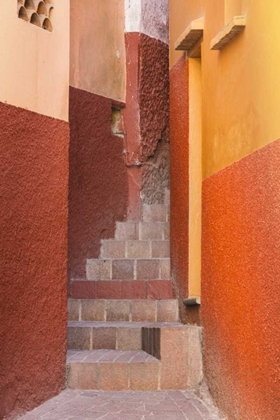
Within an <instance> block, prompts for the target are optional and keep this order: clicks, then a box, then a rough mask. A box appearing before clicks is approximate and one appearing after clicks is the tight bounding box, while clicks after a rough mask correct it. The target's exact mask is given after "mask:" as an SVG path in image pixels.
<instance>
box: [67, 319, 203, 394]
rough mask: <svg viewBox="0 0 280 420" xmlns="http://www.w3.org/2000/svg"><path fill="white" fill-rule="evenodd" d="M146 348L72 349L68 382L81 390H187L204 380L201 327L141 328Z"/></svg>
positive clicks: (68, 368)
mask: <svg viewBox="0 0 280 420" xmlns="http://www.w3.org/2000/svg"><path fill="white" fill-rule="evenodd" d="M141 342H142V349H143V350H129V351H128V350H108V349H106V350H79V351H77V350H69V351H68V358H67V361H68V366H67V371H68V375H67V381H68V386H69V387H70V388H79V389H85V388H87V389H103V390H105V389H110V390H116V391H117V390H125V389H134V390H137V389H139V390H140V389H146V390H150V389H154V390H156V389H187V388H194V387H196V386H198V385H199V384H200V382H201V381H202V379H203V374H202V351H201V350H202V349H201V327H196V326H186V325H182V324H181V325H179V326H177V325H176V326H174V325H173V326H166V327H160V328H158V327H153V324H150V325H148V326H144V327H142V328H141Z"/></svg>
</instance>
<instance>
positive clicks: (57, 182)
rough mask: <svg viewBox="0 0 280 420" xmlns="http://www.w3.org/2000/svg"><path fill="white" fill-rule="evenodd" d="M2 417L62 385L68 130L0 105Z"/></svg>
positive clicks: (39, 400)
mask: <svg viewBox="0 0 280 420" xmlns="http://www.w3.org/2000/svg"><path fill="white" fill-rule="evenodd" d="M0 127H1V128H0V160H1V177H0V179H1V181H0V203H1V206H0V231H1V236H0V263H1V280H0V282H1V283H0V284H1V294H0V318H1V323H0V343H1V351H0V366H1V369H0V418H1V419H2V418H3V417H4V416H6V418H10V417H13V416H15V415H16V414H20V413H22V412H24V411H26V410H30V409H32V408H34V407H35V406H37V405H39V404H40V403H42V402H43V401H45V400H46V399H48V398H51V397H52V396H54V395H55V394H57V393H58V392H59V391H60V390H61V389H62V388H63V387H64V382H65V354H66V318H67V300H66V298H67V293H66V291H67V264H66V259H67V192H68V143H69V130H68V124H67V123H65V122H62V121H58V120H55V119H52V118H49V117H45V116H42V115H39V114H35V113H32V112H30V111H26V110H23V109H20V108H15V107H13V106H9V105H5V104H3V103H2V104H1V103H0Z"/></svg>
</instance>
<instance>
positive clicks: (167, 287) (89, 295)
mask: <svg viewBox="0 0 280 420" xmlns="http://www.w3.org/2000/svg"><path fill="white" fill-rule="evenodd" d="M69 297H72V298H74V299H160V300H162V299H172V298H173V291H172V283H171V280H147V281H144V280H143V281H141V280H132V281H125V280H115V281H113V280H112V281H109V280H108V281H103V280H101V281H86V280H74V281H72V282H71V283H70V284H69Z"/></svg>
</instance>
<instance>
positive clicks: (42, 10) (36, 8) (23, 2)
mask: <svg viewBox="0 0 280 420" xmlns="http://www.w3.org/2000/svg"><path fill="white" fill-rule="evenodd" d="M17 4H18V17H19V18H20V19H22V20H24V21H26V22H29V23H31V24H33V25H36V26H38V27H40V28H42V29H45V30H46V31H48V32H52V31H53V27H52V22H51V14H52V10H53V4H52V2H51V0H18V2H17Z"/></svg>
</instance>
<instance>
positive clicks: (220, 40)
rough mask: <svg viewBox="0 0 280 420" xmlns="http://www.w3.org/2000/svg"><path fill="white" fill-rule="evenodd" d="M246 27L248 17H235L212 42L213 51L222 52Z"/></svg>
mask: <svg viewBox="0 0 280 420" xmlns="http://www.w3.org/2000/svg"><path fill="white" fill-rule="evenodd" d="M245 26H246V16H234V18H233V19H232V21H231V22H230V23H228V24H227V25H226V26H225V27H224V28H223V29H222V30H221V31H220V32H219V33H218V35H216V36H215V38H213V39H212V41H211V42H210V48H211V50H221V49H222V48H224V47H225V46H226V45H227V44H229V43H230V42H231V41H232V40H233V39H234V38H235V37H236V35H238V34H239V33H240V32H241V31H243V29H244V28H245Z"/></svg>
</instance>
